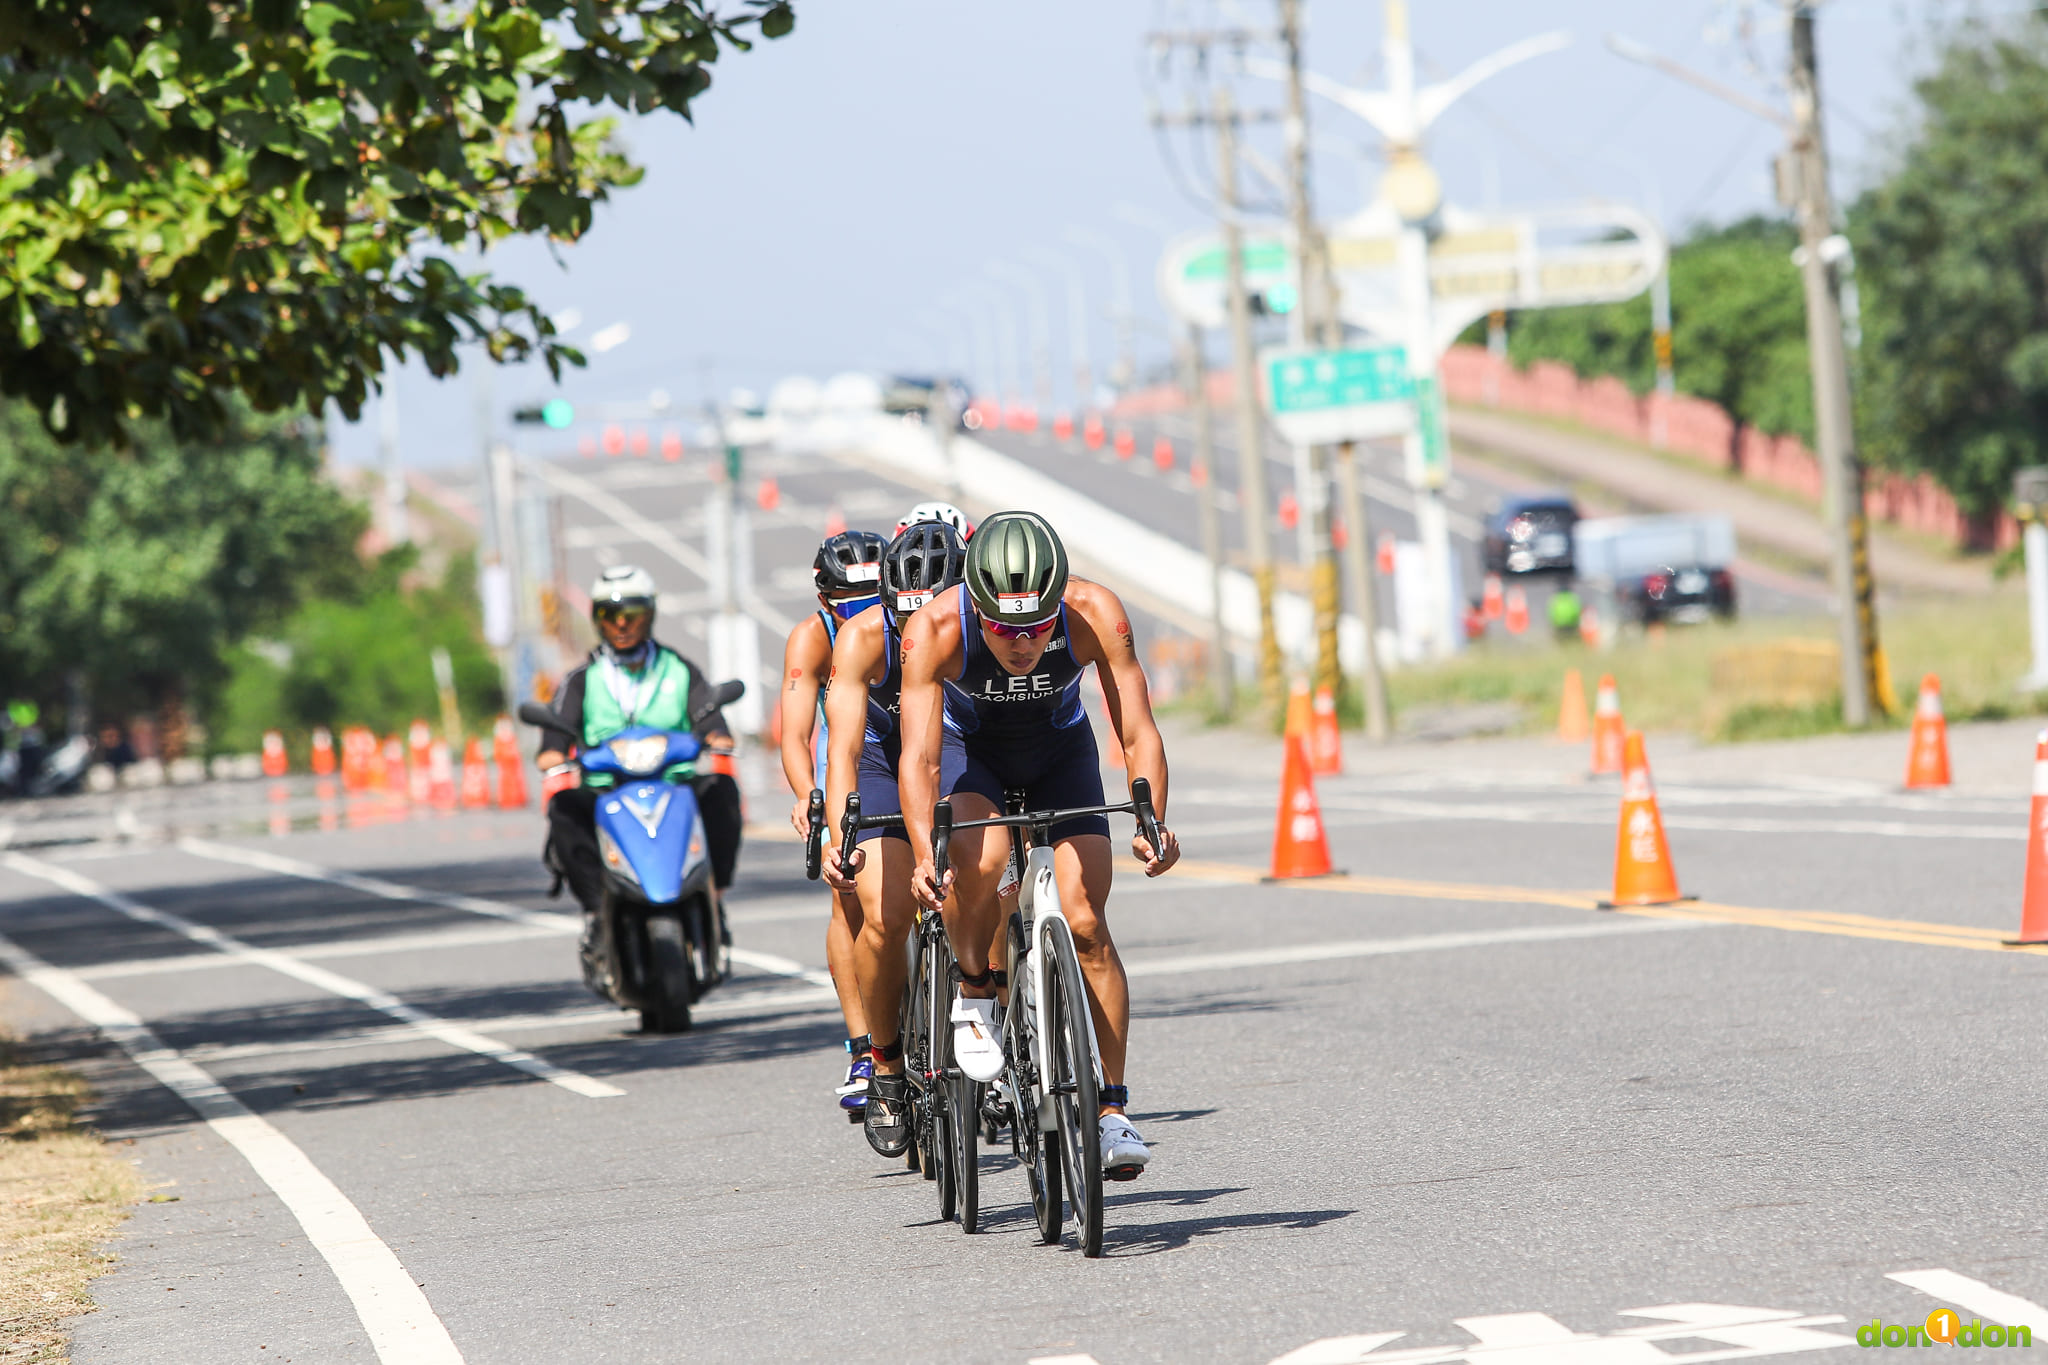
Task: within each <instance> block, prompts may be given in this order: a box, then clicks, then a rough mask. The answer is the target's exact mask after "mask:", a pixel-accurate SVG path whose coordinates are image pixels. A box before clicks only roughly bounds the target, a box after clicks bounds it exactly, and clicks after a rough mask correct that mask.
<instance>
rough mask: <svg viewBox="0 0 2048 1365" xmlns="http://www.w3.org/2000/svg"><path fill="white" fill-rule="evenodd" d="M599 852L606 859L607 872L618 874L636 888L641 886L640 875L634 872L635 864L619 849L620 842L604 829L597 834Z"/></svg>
mask: <svg viewBox="0 0 2048 1365" xmlns="http://www.w3.org/2000/svg"><path fill="white" fill-rule="evenodd" d="M597 852H598V856H599V857H601V858H603V859H604V865H605V870H606V871H608V872H616V873H618V874H619V875H620V876H621V877H624V878H625V879H626V880H627V881H629V882H631V883H633V885H635V886H638V885H639V884H640V874H639V873H637V872H635V871H634V870H633V863H632V861H631V860H630V859H629V858H627V857H626V854H625V850H623V849H621V848H620V847H619V841H618V840H616V839H614V838H612V836H611V835H609V834H607V833H605V831H603V830H602V829H600V830H599V831H598V832H597Z"/></svg>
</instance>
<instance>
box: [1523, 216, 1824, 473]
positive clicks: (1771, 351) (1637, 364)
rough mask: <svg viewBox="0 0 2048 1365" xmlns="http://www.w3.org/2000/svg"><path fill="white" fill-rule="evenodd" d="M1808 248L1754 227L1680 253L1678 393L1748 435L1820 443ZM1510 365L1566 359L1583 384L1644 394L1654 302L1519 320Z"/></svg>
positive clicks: (1716, 234) (1718, 233) (1652, 373)
mask: <svg viewBox="0 0 2048 1365" xmlns="http://www.w3.org/2000/svg"><path fill="white" fill-rule="evenodd" d="M1798 244H1799V235H1798V233H1797V232H1796V231H1794V230H1793V228H1792V226H1791V225H1790V224H1789V223H1785V222H1782V221H1780V220H1777V219H1771V218H1746V219H1743V220H1741V221H1739V222H1735V223H1730V224H1728V225H1727V226H1725V227H1719V228H1701V229H1697V230H1695V231H1694V232H1693V233H1692V234H1691V235H1690V236H1688V237H1687V239H1686V240H1685V241H1684V242H1682V243H1680V244H1678V245H1677V246H1675V247H1674V248H1673V249H1672V252H1671V267H1670V268H1671V333H1672V335H1671V342H1672V346H1671V349H1672V355H1673V357H1674V363H1673V378H1674V380H1675V382H1676V384H1677V387H1678V390H1679V392H1681V393H1689V394H1692V395H1694V396H1695V397H1698V398H1705V399H1707V400H1709V401H1711V402H1714V403H1718V404H1720V405H1721V407H1722V408H1724V409H1726V410H1727V412H1728V414H1729V415H1730V416H1731V417H1733V418H1735V420H1736V421H1737V422H1738V423H1741V424H1743V425H1747V426H1753V427H1756V428H1758V429H1759V430H1762V431H1768V432H1790V433H1793V434H1796V435H1799V436H1802V437H1805V438H1806V439H1807V440H1808V441H1811V440H1812V439H1813V390H1812V383H1811V380H1810V378H1809V377H1808V373H1807V361H1806V311H1805V300H1804V297H1803V296H1802V294H1801V292H1800V283H1799V271H1798V270H1797V268H1796V267H1794V266H1793V264H1792V256H1791V253H1792V249H1793V248H1794V247H1796V246H1797V245H1798ZM1508 354H1509V355H1510V357H1511V358H1513V360H1514V361H1515V363H1516V364H1518V365H1527V364H1528V363H1529V362H1531V361H1533V360H1556V361H1561V362H1563V363H1564V364H1567V365H1570V366H1571V367H1572V368H1573V369H1575V370H1577V371H1578V372H1579V373H1580V374H1586V375H1594V374H1608V375H1614V376H1616V377H1617V378H1620V379H1621V380H1623V381H1624V382H1626V383H1627V384H1628V386H1629V387H1630V388H1631V389H1633V390H1635V392H1637V393H1648V392H1649V391H1650V389H1651V387H1652V386H1653V385H1654V384H1655V382H1656V359H1655V356H1654V354H1653V352H1652V350H1651V337H1650V306H1649V302H1648V300H1646V299H1640V298H1638V299H1630V300H1627V301H1626V302H1622V303H1606V304H1597V305H1593V306H1589V307H1584V308H1557V309H1542V310H1538V311H1533V312H1527V313H1518V314H1516V315H1515V320H1514V323H1513V325H1512V326H1511V327H1510V329H1509V332H1508ZM1731 454H1739V451H1736V452H1731Z"/></svg>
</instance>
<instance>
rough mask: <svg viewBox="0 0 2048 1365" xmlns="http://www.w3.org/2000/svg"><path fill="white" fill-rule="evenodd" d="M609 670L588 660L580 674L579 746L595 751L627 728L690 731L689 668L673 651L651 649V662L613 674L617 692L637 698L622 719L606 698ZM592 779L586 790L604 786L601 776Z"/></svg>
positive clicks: (622, 709) (605, 781)
mask: <svg viewBox="0 0 2048 1365" xmlns="http://www.w3.org/2000/svg"><path fill="white" fill-rule="evenodd" d="M611 674H612V670H610V669H609V668H607V667H606V666H605V661H604V660H603V659H602V658H597V659H593V660H591V662H590V667H589V669H588V670H587V671H586V672H585V673H584V675H583V747H584V748H586V749H595V748H596V747H597V746H598V745H600V744H602V743H604V742H605V741H606V740H608V739H610V738H611V737H612V736H613V735H616V734H617V733H619V731H621V730H623V729H625V728H626V727H627V726H629V725H649V726H652V727H653V728H655V729H657V730H688V729H689V728H690V666H689V665H688V664H686V663H684V662H683V659H682V656H681V655H680V654H677V653H676V652H675V651H674V650H670V649H662V648H659V647H657V648H656V649H655V651H654V662H653V664H651V665H650V666H649V667H648V668H647V669H645V670H643V671H642V672H640V673H638V674H633V673H628V672H627V671H626V670H624V669H620V670H618V673H617V677H618V679H619V688H620V691H622V692H624V693H625V694H626V695H627V697H628V698H629V699H637V700H638V705H639V709H638V711H637V712H636V713H635V714H634V715H633V716H632V717H631V718H630V719H628V718H627V716H626V708H625V707H624V706H621V705H620V704H619V699H618V698H617V697H615V696H613V695H612V688H611ZM598 776H599V775H597V774H593V775H592V782H591V785H592V786H610V785H611V779H610V777H609V775H605V776H604V777H603V780H602V781H601V782H600V781H598V780H597V778H598Z"/></svg>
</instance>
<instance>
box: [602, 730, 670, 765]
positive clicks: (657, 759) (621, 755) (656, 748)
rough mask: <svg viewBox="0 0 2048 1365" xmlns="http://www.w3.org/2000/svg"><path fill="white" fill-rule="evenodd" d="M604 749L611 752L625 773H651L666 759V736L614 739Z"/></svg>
mask: <svg viewBox="0 0 2048 1365" xmlns="http://www.w3.org/2000/svg"><path fill="white" fill-rule="evenodd" d="M604 747H605V748H607V749H610V750H611V751H612V757H613V758H615V759H617V760H618V762H619V766H620V767H621V768H624V769H625V770H626V771H627V772H629V773H651V772H653V771H654V770H655V769H657V768H659V767H660V766H661V761H662V760H663V759H664V758H667V757H668V736H667V735H641V736H639V737H638V738H635V739H615V740H612V741H611V742H610V743H608V744H606V745H605V746H604Z"/></svg>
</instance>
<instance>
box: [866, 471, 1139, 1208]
mask: <svg viewBox="0 0 2048 1365" xmlns="http://www.w3.org/2000/svg"><path fill="white" fill-rule="evenodd" d="M1090 664H1093V665H1095V672H1096V677H1097V679H1098V680H1099V681H1100V682H1101V684H1102V695H1103V700H1104V701H1105V702H1106V703H1107V710H1108V713H1109V725H1110V729H1111V732H1112V734H1113V735H1114V736H1115V738H1116V741H1117V742H1118V743H1119V744H1120V745H1121V746H1122V748H1123V755H1124V764H1125V766H1126V768H1127V769H1128V770H1129V772H1130V775H1131V776H1132V777H1134V778H1137V777H1143V778H1146V779H1148V780H1149V781H1150V782H1151V784H1152V799H1153V801H1154V803H1155V806H1156V808H1157V810H1158V812H1159V814H1160V817H1161V818H1162V820H1163V819H1164V817H1165V815H1166V798H1167V787H1166V750H1165V746H1164V745H1163V744H1162V743H1161V741H1160V738H1159V727H1158V725H1157V724H1156V723H1155V722H1154V720H1153V718H1152V701H1151V696H1150V694H1149V692H1148V690H1147V688H1146V684H1145V670H1144V668H1143V666H1142V665H1140V663H1139V662H1138V651H1137V647H1136V646H1135V645H1134V644H1133V643H1132V639H1131V626H1130V617H1129V615H1128V614H1127V613H1126V612H1125V611H1124V606H1123V603H1122V602H1120V601H1118V600H1117V595H1116V594H1115V593H1113V592H1111V591H1110V590H1109V589H1108V588H1105V587H1103V586H1102V585H1101V584H1099V583H1090V582H1087V581H1085V580H1083V579H1078V578H1070V577H1069V576H1068V574H1067V552H1066V549H1065V547H1064V546H1062V545H1061V544H1060V540H1059V537H1058V536H1057V535H1056V534H1054V532H1053V529H1052V527H1051V525H1050V524H1049V523H1047V521H1046V520H1045V518H1043V517H1041V516H1039V515H1038V514H1036V513H1034V512H999V513H997V514H996V515H995V516H993V517H990V518H989V519H988V520H987V521H984V522H982V523H981V525H980V526H979V527H977V528H976V530H975V532H974V539H973V540H972V541H970V542H969V543H968V547H967V571H966V579H965V581H964V582H963V583H962V584H961V585H960V586H959V587H957V588H953V589H950V590H948V591H947V592H945V593H943V594H941V595H940V596H939V597H938V598H937V599H935V600H934V601H933V602H932V603H931V604H930V605H929V606H927V607H926V608H925V609H924V610H923V611H921V612H919V613H918V614H917V616H916V617H915V618H914V619H913V620H911V621H910V622H909V623H908V624H907V625H906V626H905V627H904V631H903V711H902V725H903V760H902V765H901V769H900V771H901V774H902V789H903V817H904V822H905V824H907V825H908V826H909V832H910V839H911V847H912V848H913V849H914V850H916V853H917V857H918V867H917V871H916V872H915V873H914V874H913V876H912V878H911V886H912V890H913V892H914V893H915V894H916V896H917V898H918V900H919V901H921V902H923V903H924V904H925V905H927V906H930V907H933V908H935V909H936V908H939V907H940V906H941V905H942V903H943V902H944V901H945V899H946V895H947V891H948V889H949V888H951V889H952V890H953V891H954V895H953V897H952V901H953V905H952V909H951V911H950V913H948V914H947V920H946V928H947V936H948V937H949V938H950V939H951V940H952V945H953V953H954V956H955V957H956V958H958V959H959V962H960V968H961V971H962V973H963V974H965V978H964V981H963V984H962V986H961V998H960V999H958V1000H957V1001H956V1002H955V1013H954V1019H955V1025H954V1035H953V1036H954V1044H955V1053H956V1055H957V1056H959V1057H960V1059H961V1067H962V1069H963V1070H965V1071H967V1072H968V1074H969V1075H974V1074H976V1072H977V1071H979V1070H990V1068H991V1065H992V1066H993V1068H995V1069H999V1068H1000V1066H1001V1043H1000V1041H999V1040H1000V1038H1001V1031H1000V1030H999V1029H998V1028H996V1027H995V1026H994V1013H995V1010H996V1001H995V999H994V997H995V995H996V990H995V984H994V980H993V975H994V973H993V969H992V968H991V966H990V965H989V963H990V956H989V954H990V949H991V948H992V946H993V945H994V940H995V935H996V930H997V927H998V925H999V924H1000V922H1001V919H1000V911H999V904H998V890H997V888H998V884H999V878H1000V877H1001V875H1002V872H1003V868H1004V865H1005V862H1006V859H1007V855H1008V852H1009V841H1008V839H1007V837H988V836H989V835H990V833H991V831H988V830H968V831H964V832H962V833H960V834H957V835H955V836H954V838H953V844H952V864H953V866H952V869H951V870H950V871H949V872H948V873H947V875H946V879H945V881H944V882H940V881H939V880H937V879H936V877H935V875H934V872H935V869H934V867H933V865H932V860H931V833H932V805H933V803H934V802H935V801H936V800H937V799H938V798H939V797H940V796H942V795H947V796H951V797H952V801H953V813H954V816H955V818H956V819H958V820H961V821H968V820H979V819H985V818H987V817H989V816H992V815H996V814H999V813H1000V811H1001V807H1002V800H1003V793H1004V792H1005V791H1006V790H1022V791H1023V792H1024V793H1025V801H1026V806H1027V808H1028V809H1031V810H1049V809H1059V808H1071V807H1079V806H1097V805H1101V804H1103V799H1102V773H1101V768H1100V766H1099V760H1098V757H1097V754H1096V749H1095V736H1094V732H1093V730H1092V729H1091V728H1090V726H1089V723H1088V715H1087V712H1086V711H1085V710H1084V709H1083V707H1082V705H1081V692H1080V687H1081V675H1082V673H1083V672H1085V671H1086V669H1087V667H1088V665H1090ZM949 728H950V729H957V730H958V731H960V733H961V740H960V742H961V746H962V748H963V750H964V752H965V755H966V768H965V771H964V773H963V775H962V776H961V777H960V778H959V779H957V780H950V779H949V778H948V777H947V775H946V773H945V772H944V771H943V769H942V766H941V754H942V744H943V742H944V736H945V732H946V731H947V730H948V729H949ZM1052 838H1053V843H1054V851H1053V869H1054V873H1055V875H1056V876H1057V877H1058V878H1059V892H1060V906H1061V908H1062V909H1063V910H1064V911H1065V912H1066V916H1067V921H1068V923H1069V924H1070V925H1071V927H1072V929H1073V932H1074V947H1075V951H1076V953H1077V954H1078V956H1079V957H1080V959H1081V970H1082V972H1083V974H1084V975H1085V976H1086V977H1087V980H1088V994H1089V1002H1088V1003H1089V1009H1090V1011H1091V1012H1092V1013H1093V1015H1094V1019H1095V1032H1096V1037H1097V1042H1098V1044H1099V1046H1100V1049H1101V1059H1102V1070H1103V1081H1104V1085H1103V1087H1102V1110H1101V1114H1100V1116H1099V1131H1100V1137H1101V1142H1102V1166H1103V1174H1104V1175H1106V1176H1108V1177H1110V1178H1111V1179H1115V1180H1129V1179H1131V1178H1133V1177H1135V1176H1136V1175H1137V1174H1138V1173H1139V1172H1140V1171H1142V1170H1143V1169H1144V1167H1145V1163H1146V1162H1147V1161H1148V1160H1149V1159H1150V1155H1151V1154H1150V1151H1149V1150H1148V1149H1147V1148H1146V1146H1145V1143H1144V1140H1143V1139H1142V1138H1140V1137H1139V1136H1138V1131H1137V1129H1135V1128H1133V1127H1132V1126H1131V1123H1130V1120H1129V1119H1127V1118H1126V1117H1124V1105H1125V1102H1126V1100H1127V1098H1128V1091H1127V1090H1126V1088H1125V1085H1124V1057H1125V1053H1126V1050H1127V1047H1128V1042H1129V1031H1130V1015H1131V1005H1130V990H1129V986H1128V984H1127V983H1126V981H1125V977H1124V968H1123V962H1122V960H1121V959H1119V958H1118V956H1117V951H1116V944H1115V942H1114V941H1113V940H1112V939H1111V938H1110V934H1109V925H1108V923H1107V921H1106V920H1105V919H1104V917H1103V911H1104V902H1105V900H1106V898H1107V897H1108V895H1109V884H1110V875H1111V858H1110V841H1109V821H1108V820H1107V819H1106V818H1105V817H1103V816H1100V815H1094V816H1085V817H1082V818H1078V819H1073V820H1068V821H1064V822H1062V823H1060V824H1056V825H1054V826H1053V827H1052ZM1160 844H1161V847H1159V848H1156V849H1155V848H1153V847H1152V846H1151V845H1150V844H1149V843H1147V842H1146V840H1145V838H1144V836H1143V835H1142V834H1141V835H1135V836H1133V838H1132V840H1131V851H1132V852H1133V853H1134V854H1136V855H1137V857H1138V859H1139V861H1141V862H1143V863H1144V864H1145V875H1146V876H1148V877H1156V876H1158V875H1159V874H1160V873H1162V872H1164V871H1166V870H1167V869H1168V868H1169V867H1172V866H1173V864H1174V863H1175V862H1176V861H1177V860H1178V859H1179V857H1180V845H1179V842H1178V841H1177V840H1176V839H1175V838H1174V837H1173V834H1172V832H1171V831H1170V830H1167V829H1165V828H1164V826H1163V825H1162V827H1161V830H1160ZM956 879H957V885H956V884H955V883H956ZM990 1048H993V1049H994V1050H995V1054H996V1055H995V1056H994V1057H993V1058H984V1057H982V1056H980V1055H979V1053H980V1052H983V1051H987V1050H988V1049H990ZM990 1074H993V1070H990Z"/></svg>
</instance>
